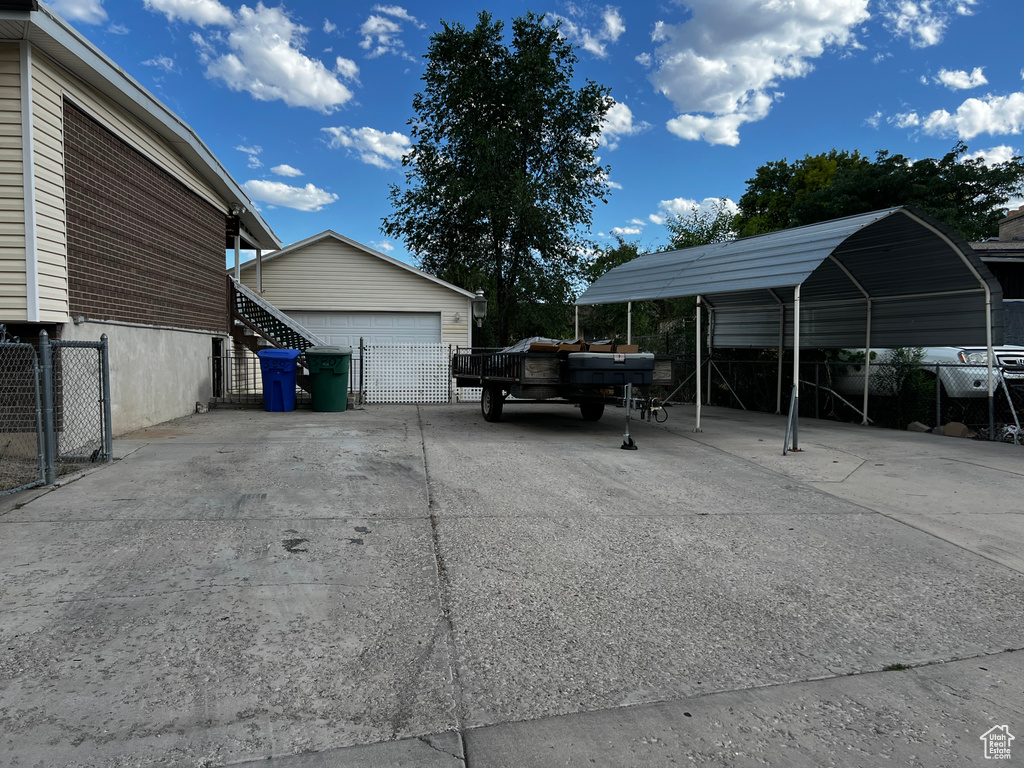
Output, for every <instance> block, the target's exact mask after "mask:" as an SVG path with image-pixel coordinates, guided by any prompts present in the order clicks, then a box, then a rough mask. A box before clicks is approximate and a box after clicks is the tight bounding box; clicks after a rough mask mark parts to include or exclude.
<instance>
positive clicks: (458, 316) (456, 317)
mask: <svg viewBox="0 0 1024 768" xmlns="http://www.w3.org/2000/svg"><path fill="white" fill-rule="evenodd" d="M452 319H453V320H454V321H455V322H456V323H461V322H462V314H461V313H459V312H456V313H455V317H454V318H452Z"/></svg>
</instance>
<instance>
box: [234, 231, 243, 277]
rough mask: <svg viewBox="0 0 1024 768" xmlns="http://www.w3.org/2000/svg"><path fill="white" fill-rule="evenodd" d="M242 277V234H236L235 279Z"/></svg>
mask: <svg viewBox="0 0 1024 768" xmlns="http://www.w3.org/2000/svg"><path fill="white" fill-rule="evenodd" d="M241 279H242V236H241V235H235V280H241Z"/></svg>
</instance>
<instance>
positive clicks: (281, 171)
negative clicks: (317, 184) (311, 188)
mask: <svg viewBox="0 0 1024 768" xmlns="http://www.w3.org/2000/svg"><path fill="white" fill-rule="evenodd" d="M270 172H271V173H276V174H277V175H278V176H301V175H302V171H300V170H299V169H298V168H292V167H291V166H290V165H286V164H281V165H275V166H274V167H273V168H271V169H270Z"/></svg>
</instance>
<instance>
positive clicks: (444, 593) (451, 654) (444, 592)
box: [416, 405, 468, 765]
mask: <svg viewBox="0 0 1024 768" xmlns="http://www.w3.org/2000/svg"><path fill="white" fill-rule="evenodd" d="M416 423H417V425H418V426H419V430H420V450H421V451H422V456H423V485H424V490H425V492H426V496H427V512H428V513H429V517H430V536H431V544H432V546H433V551H434V565H435V568H436V569H437V592H438V603H439V605H440V607H441V618H442V620H443V621H444V624H445V627H446V629H447V632H448V672H449V674H450V676H451V681H452V699H453V703H454V705H455V730H456V732H457V733H458V734H459V739H460V740H461V741H462V743H463V754H465V736H464V733H463V730H464V723H465V716H464V712H463V709H464V702H463V692H462V681H461V680H460V678H459V669H458V664H457V662H456V653H455V623H454V621H453V620H452V611H451V581H450V578H449V575H448V567H447V565H446V564H445V561H444V555H443V554H442V552H441V539H440V533H439V531H438V519H437V515H436V514H435V511H434V497H433V494H432V493H431V490H430V467H429V465H428V462H427V443H426V438H425V436H424V434H423V410H422V409H421V408H420V406H419V405H417V406H416ZM466 762H467V765H468V760H467V761H466Z"/></svg>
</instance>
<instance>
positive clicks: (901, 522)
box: [664, 427, 1024, 573]
mask: <svg viewBox="0 0 1024 768" xmlns="http://www.w3.org/2000/svg"><path fill="white" fill-rule="evenodd" d="M664 429H665V431H666V432H669V433H670V434H673V435H677V436H679V437H685V438H687V439H688V440H692V441H693V442H695V443H697V444H698V445H703V446H704V447H705V448H710V449H711V450H713V451H716V452H718V453H723V454H725V455H727V456H732V457H733V458H735V459H737V460H739V461H742V462H744V463H745V464H749V465H751V466H754V467H757V468H758V469H761V470H763V471H764V472H768V473H770V474H772V475H775V476H776V477H782V478H786V479H787V480H790V481H791V482H793V483H797V484H799V485H801V486H802V487H804V488H807V489H808V490H811V491H814V492H816V493H820V494H822V495H824V496H828V497H830V498H833V499H837V500H838V501H842V502H845V503H846V504H849V505H850V506H853V507H859V508H860V509H863V510H866V511H867V512H869V513H871V514H875V515H878V516H879V517H884V518H885V519H887V520H891V521H892V522H894V523H896V524H897V525H902V526H904V527H906V528H909V529H910V530H912V531H917V532H918V533H923V534H925V535H926V536H930V537H931V538H933V539H937V540H939V541H941V542H943V543H944V544H948V545H949V546H951V547H955V548H956V549H959V550H960V551H962V552H967V553H969V554H971V555H974V556H975V557H980V558H981V559H983V560H987V561H988V562H990V563H993V564H994V565H998V566H1000V567H1002V568H1006V569H1007V570H1009V571H1011V572H1012V573H1024V571H1021V570H1018V569H1017V568H1014V567H1013V566H1010V565H1007V564H1006V563H1001V562H999V561H998V560H996V559H995V558H993V557H989V556H988V555H986V554H984V553H982V552H976V551H975V550H973V549H970V548H969V547H965V546H964V545H962V544H957V543H956V542H953V541H950V540H949V539H946V538H943V537H942V536H940V535H939V534H937V533H933V532H932V531H928V530H925V529H924V528H920V527H918V526H916V525H913V524H911V523H909V522H907V521H906V520H900V519H899V518H898V517H895V516H894V515H892V514H890V513H888V512H883V511H882V510H880V509H875V508H874V507H869V506H868V505H867V504H864V503H862V502H859V501H852V500H850V499H845V498H843V497H842V496H839V495H837V494H835V493H832V492H831V491H826V490H825V489H824V488H818V487H817V486H815V485H812V484H811V483H810V482H808V481H806V480H798V479H797V478H795V477H793V476H791V475H787V474H785V473H783V472H779V471H777V470H774V469H770V468H768V467H765V466H763V465H761V464H758V463H756V462H753V461H751V460H750V459H744V458H743V457H742V456H737V455H736V454H734V453H729V452H728V451H726V450H724V449H722V448H719V447H717V446H714V445H708V444H707V443H703V442H701V441H700V440H697V439H696V438H694V437H691V436H689V435H687V434H686V433H685V432H676V431H675V430H673V429H672V428H671V427H664ZM851 455H852V454H851ZM865 461H866V459H863V460H862V462H861V466H863V464H864V462H865ZM964 463H969V462H964ZM859 468H860V467H858V469H859ZM855 471H856V470H855ZM814 482H821V481H814ZM823 484H824V483H823ZM833 514H837V515H841V514H849V513H833Z"/></svg>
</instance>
